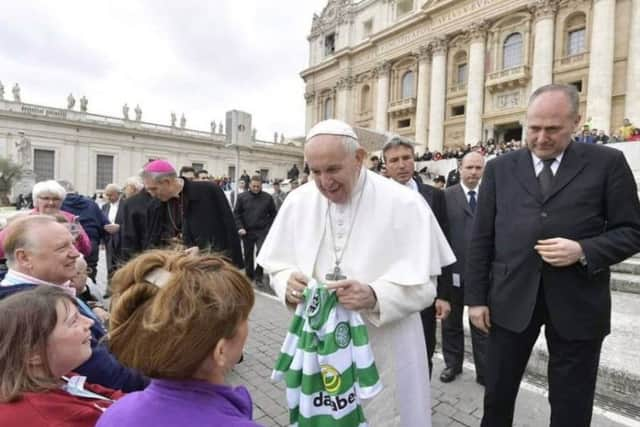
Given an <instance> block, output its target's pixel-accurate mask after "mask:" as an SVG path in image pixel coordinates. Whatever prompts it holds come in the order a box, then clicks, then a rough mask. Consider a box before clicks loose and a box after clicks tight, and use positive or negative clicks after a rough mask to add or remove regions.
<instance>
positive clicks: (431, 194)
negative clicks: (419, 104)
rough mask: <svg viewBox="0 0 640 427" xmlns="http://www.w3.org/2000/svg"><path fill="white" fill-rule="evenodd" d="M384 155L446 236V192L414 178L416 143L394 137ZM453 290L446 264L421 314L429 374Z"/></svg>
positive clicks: (395, 177)
mask: <svg viewBox="0 0 640 427" xmlns="http://www.w3.org/2000/svg"><path fill="white" fill-rule="evenodd" d="M382 155H383V157H384V161H385V164H386V165H387V176H388V177H389V178H391V179H393V180H394V181H396V182H398V183H399V184H402V185H404V186H406V187H408V188H409V189H411V190H413V191H417V192H419V193H420V195H422V197H423V198H424V199H425V201H426V202H427V204H428V205H429V207H430V208H431V211H432V212H433V214H434V216H435V217H436V220H437V221H438V225H440V228H441V229H442V232H443V233H444V235H445V236H447V235H448V233H449V227H448V221H447V205H446V201H445V197H444V191H442V190H440V189H438V188H435V187H432V186H430V185H425V184H423V183H422V181H421V180H419V179H415V178H414V170H415V162H414V157H415V153H414V148H413V144H411V143H410V142H409V141H407V140H405V139H403V138H400V137H398V136H394V137H393V138H391V139H390V140H389V141H387V142H386V143H385V144H384V146H383V148H382ZM425 262H427V260H425ZM450 293H451V267H445V268H443V270H442V274H441V275H440V276H438V288H437V296H436V300H435V302H434V304H432V305H431V306H429V307H427V308H425V309H424V310H422V312H421V313H420V316H421V318H422V327H423V329H424V338H425V343H426V346H427V357H428V359H429V360H428V362H429V375H431V371H433V353H434V351H435V348H436V320H437V319H438V320H443V319H446V318H447V316H448V315H449V312H450V311H451V307H450V305H449V299H450Z"/></svg>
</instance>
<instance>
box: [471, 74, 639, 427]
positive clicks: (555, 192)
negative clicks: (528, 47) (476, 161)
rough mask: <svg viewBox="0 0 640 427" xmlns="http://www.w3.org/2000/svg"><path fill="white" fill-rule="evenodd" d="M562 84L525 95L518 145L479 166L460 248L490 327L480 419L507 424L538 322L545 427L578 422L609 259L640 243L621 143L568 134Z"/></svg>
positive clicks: (567, 100) (569, 94) (475, 312)
mask: <svg viewBox="0 0 640 427" xmlns="http://www.w3.org/2000/svg"><path fill="white" fill-rule="evenodd" d="M578 102H579V96H578V93H577V91H576V89H575V88H574V87H573V86H565V85H547V86H543V87H541V88H539V89H537V90H536V91H535V92H534V93H533V94H532V95H531V98H530V101H529V107H528V111H527V138H526V139H527V147H528V149H522V150H518V151H513V152H510V153H507V154H505V155H503V156H500V157H498V158H496V159H494V160H492V161H490V162H489V163H488V164H487V166H486V169H485V173H484V177H483V180H482V184H481V185H480V198H479V199H478V207H477V211H476V217H475V223H474V226H473V233H472V239H471V243H470V246H469V252H468V253H467V264H466V274H465V278H466V284H465V303H466V304H467V305H469V316H470V318H471V321H472V322H473V324H474V325H475V326H476V327H478V328H479V329H481V330H484V331H486V332H488V333H489V344H488V346H489V347H488V350H489V351H488V357H487V372H486V378H485V380H486V388H485V398H484V416H483V419H482V425H483V426H491V427H501V426H511V425H512V421H513V410H514V405H515V399H516V396H517V393H518V389H519V385H520V381H521V379H522V375H523V372H524V370H525V367H526V364H527V360H528V359H529V355H530V353H531V349H532V347H533V345H534V343H535V341H536V338H537V337H538V334H539V331H540V326H542V325H543V324H544V325H545V336H546V341H547V346H548V349H549V367H548V373H549V403H550V405H551V423H550V424H551V426H552V427H560V426H562V427H566V426H589V425H590V423H591V415H592V407H593V397H594V390H595V383H596V377H597V372H598V364H599V357H600V349H601V345H602V341H603V339H604V337H605V336H606V335H607V334H608V333H609V331H610V318H611V292H610V289H609V278H610V273H609V266H610V265H611V264H615V263H617V262H620V261H622V260H624V259H625V258H627V257H629V256H631V255H633V254H634V253H636V252H638V251H639V250H640V203H639V202H638V195H637V188H636V184H635V180H634V177H633V174H632V173H631V170H630V168H629V165H628V164H627V162H626V160H625V158H624V155H623V153H622V152H620V151H618V150H615V149H611V148H608V147H604V146H600V145H596V144H578V143H575V142H571V134H572V132H573V131H574V130H575V129H576V127H577V126H578V123H579V122H580V115H579V113H578Z"/></svg>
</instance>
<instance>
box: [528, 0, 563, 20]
mask: <svg viewBox="0 0 640 427" xmlns="http://www.w3.org/2000/svg"><path fill="white" fill-rule="evenodd" d="M558 5H559V1H558V0H536V1H534V2H533V3H531V4H530V5H529V10H530V11H531V14H532V15H533V16H534V18H535V20H536V21H538V20H540V19H548V18H553V17H554V16H555V15H556V12H557V11H558Z"/></svg>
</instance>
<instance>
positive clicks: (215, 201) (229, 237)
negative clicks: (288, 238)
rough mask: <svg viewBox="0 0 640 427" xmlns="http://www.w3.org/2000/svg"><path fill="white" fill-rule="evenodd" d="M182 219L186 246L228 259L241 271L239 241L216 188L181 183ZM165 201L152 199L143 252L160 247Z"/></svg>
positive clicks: (222, 196) (202, 182)
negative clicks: (217, 253) (207, 250)
mask: <svg viewBox="0 0 640 427" xmlns="http://www.w3.org/2000/svg"><path fill="white" fill-rule="evenodd" d="M182 202H183V212H184V218H183V221H182V239H183V241H184V244H185V245H187V246H198V247H199V248H200V249H211V250H213V251H215V252H220V253H222V254H223V255H225V256H226V257H228V258H229V259H230V260H231V261H232V262H233V263H234V264H235V265H236V266H237V267H238V268H242V267H243V266H244V263H243V261H242V252H241V250H240V238H239V237H238V231H237V229H236V225H235V221H234V219H233V214H232V213H231V208H230V207H229V203H228V202H227V198H226V196H225V195H224V192H223V191H222V190H221V189H220V187H218V186H217V185H213V184H212V183H210V182H204V181H197V182H196V181H189V180H186V179H185V180H184V188H183V189H182ZM167 212H168V210H167V208H166V202H161V201H160V200H158V199H153V200H152V201H151V203H150V205H149V211H148V217H147V227H148V239H147V241H146V242H145V246H144V247H145V249H147V248H151V247H162V246H164V244H165V242H163V241H162V227H163V225H164V224H166V223H167V221H168V217H167Z"/></svg>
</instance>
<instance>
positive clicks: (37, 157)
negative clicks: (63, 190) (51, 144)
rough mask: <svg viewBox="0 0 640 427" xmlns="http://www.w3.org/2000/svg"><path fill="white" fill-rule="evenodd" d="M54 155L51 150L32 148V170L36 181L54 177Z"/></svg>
mask: <svg viewBox="0 0 640 427" xmlns="http://www.w3.org/2000/svg"><path fill="white" fill-rule="evenodd" d="M55 156H56V153H55V151H53V150H39V149H35V150H33V171H34V172H35V174H36V181H38V182H40V181H47V180H49V179H55V176H54V175H55Z"/></svg>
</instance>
